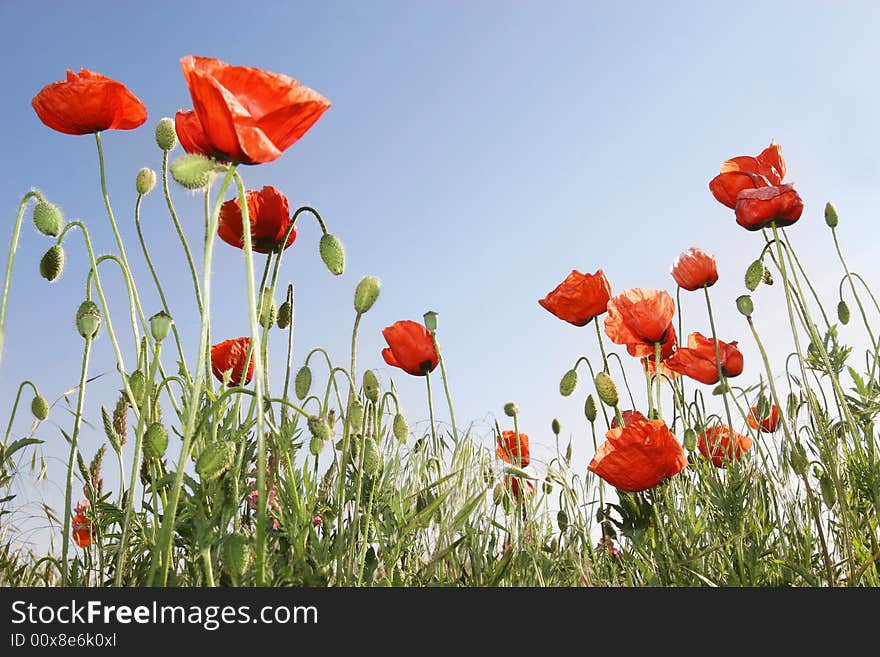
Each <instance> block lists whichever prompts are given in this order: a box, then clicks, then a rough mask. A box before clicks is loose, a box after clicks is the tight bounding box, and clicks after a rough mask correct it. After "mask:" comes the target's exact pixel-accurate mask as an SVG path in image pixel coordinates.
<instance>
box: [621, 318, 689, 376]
mask: <svg viewBox="0 0 880 657" xmlns="http://www.w3.org/2000/svg"><path fill="white" fill-rule="evenodd" d="M664 335H665V337H664V338H663V342H661V343H660V362H661V363H662V362H663V361H665V360H666V359H667V358H669V357H670V356H671V355H672V354H673V353H674V352H675V349H676V346H677V345H676V342H677V340H678V336H677V335H676V334H675V327H674V326H673V325H672V322H669V326H667V327H666V333H665V334H664ZM654 347H655V345H654V343H651V344H645V343H644V342H634V343H632V344H628V345H626V351H627V353H628V354H629V355H630V356H635V357H636V358H649V359H650V360H652V361H655V364H656V360H657V353H656V349H655V348H654ZM653 371H654V370H653V369H652V370H651V372H653Z"/></svg>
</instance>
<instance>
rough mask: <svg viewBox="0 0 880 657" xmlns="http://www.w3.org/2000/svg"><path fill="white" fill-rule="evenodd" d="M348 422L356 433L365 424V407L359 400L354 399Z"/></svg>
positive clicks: (349, 410)
mask: <svg viewBox="0 0 880 657" xmlns="http://www.w3.org/2000/svg"><path fill="white" fill-rule="evenodd" d="M348 422H349V426H351V427H352V428H353V429H354V430H355V431H359V430H360V428H361V426H362V425H363V423H364V405H363V404H361V402H360V400H359V399H353V400H352V402H351V406H350V407H349V409H348Z"/></svg>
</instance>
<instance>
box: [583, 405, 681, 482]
mask: <svg viewBox="0 0 880 657" xmlns="http://www.w3.org/2000/svg"><path fill="white" fill-rule="evenodd" d="M605 438H606V440H605V442H604V443H602V444H601V445H599V449H598V450H597V451H596V454H595V455H594V456H593V459H592V460H591V461H590V465H589V466H588V467H587V469H588V470H589V471H590V472H593V473H595V474H597V475H598V476H600V477H601V478H602V479H604V480H605V481H607V482H608V483H609V484H611V485H612V486H614V487H615V488H617V489H619V490H623V491H628V492H631V493H637V492H639V491H643V490H647V489H649V488H653V487H654V486H656V485H657V484H659V483H660V482H662V481H663V480H665V479H667V478H669V477H673V476H675V475H677V474H678V473H679V472H681V471H682V470H684V469H685V468H686V467H687V464H688V461H687V456H686V455H685V453H684V450H683V449H682V448H681V444H680V443H679V442H678V441H677V440H676V439H675V436H673V435H672V432H671V431H670V430H669V428H668V427H667V426H666V422H664V421H663V420H645V419H641V418H633V419H631V420H630V421H629V422H627V425H626V427H616V428H614V429H611V430H609V431H608V432H607V433H606V434H605Z"/></svg>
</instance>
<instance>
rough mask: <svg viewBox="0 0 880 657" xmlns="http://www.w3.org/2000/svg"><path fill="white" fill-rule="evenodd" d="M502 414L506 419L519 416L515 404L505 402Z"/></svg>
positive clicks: (517, 407)
mask: <svg viewBox="0 0 880 657" xmlns="http://www.w3.org/2000/svg"><path fill="white" fill-rule="evenodd" d="M504 414H505V415H506V416H507V417H516V416H517V415H518V414H519V406H517V404H516V402H507V403H506V404H505V405H504Z"/></svg>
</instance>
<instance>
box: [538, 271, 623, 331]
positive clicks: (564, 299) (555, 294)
mask: <svg viewBox="0 0 880 657" xmlns="http://www.w3.org/2000/svg"><path fill="white" fill-rule="evenodd" d="M610 298H611V283H609V282H608V279H607V278H606V277H605V273H604V272H603V271H602V270H601V269H598V270H596V273H595V274H582V273H581V272H579V271H578V270H577V269H573V270H572V271H571V273H570V274H569V275H568V276H566V277H565V280H564V281H562V282H561V283H560V284H559V285H557V286H556V287H555V288H554V289H553V291H552V292H550V293H549V294H547V296H545V297H544V298H543V299H538V303H539V304H540V305H541V307H542V308H546V309H547V310H549V311H550V312H551V313H553V314H554V315H556V316H557V317H558V318H559V319H562V320H565V321H566V322H569V323H570V324H574V325H575V326H585V325H586V324H587V323H588V322H589V321H590V320H591V319H593V318H594V317H596V316H597V315H601V314H602V313H604V312H605V311H606V310H607V309H608V300H609V299H610Z"/></svg>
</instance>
